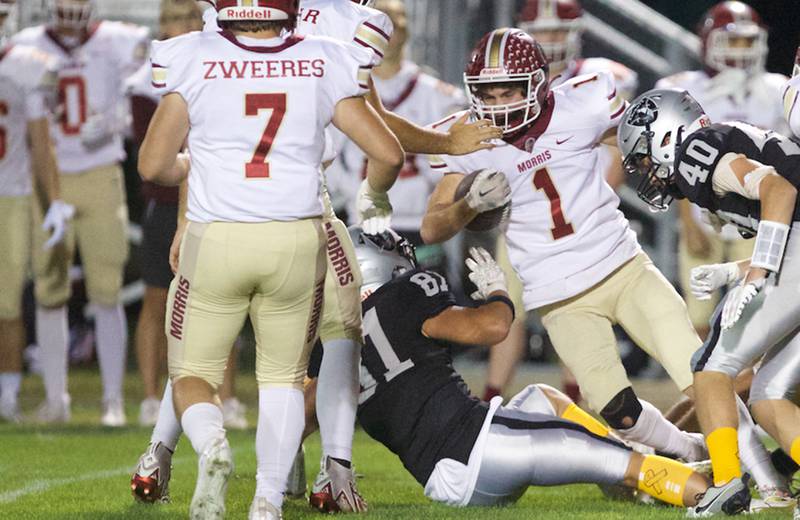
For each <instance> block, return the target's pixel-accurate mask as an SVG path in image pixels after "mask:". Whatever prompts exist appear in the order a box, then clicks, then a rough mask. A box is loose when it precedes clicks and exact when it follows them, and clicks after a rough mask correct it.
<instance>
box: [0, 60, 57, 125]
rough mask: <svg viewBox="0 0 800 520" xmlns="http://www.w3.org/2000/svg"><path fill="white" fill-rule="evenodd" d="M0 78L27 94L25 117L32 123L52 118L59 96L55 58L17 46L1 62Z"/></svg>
mask: <svg viewBox="0 0 800 520" xmlns="http://www.w3.org/2000/svg"><path fill="white" fill-rule="evenodd" d="M0 75H2V76H5V77H8V78H9V79H11V80H12V81H13V82H14V83H15V84H16V85H17V86H18V87H19V88H20V89H21V90H23V91H24V92H25V114H26V118H27V119H28V120H29V121H32V120H35V119H41V118H43V117H45V116H47V115H48V111H49V108H48V107H49V104H50V102H51V101H52V100H53V99H54V98H55V96H56V87H57V83H58V77H57V75H58V64H57V60H56V59H55V58H52V57H51V56H49V55H48V54H45V53H43V52H41V51H39V50H38V49H35V48H33V47H28V46H20V45H17V46H13V47H11V48H10V49H9V50H8V51H7V54H6V57H5V58H4V59H3V60H2V62H0Z"/></svg>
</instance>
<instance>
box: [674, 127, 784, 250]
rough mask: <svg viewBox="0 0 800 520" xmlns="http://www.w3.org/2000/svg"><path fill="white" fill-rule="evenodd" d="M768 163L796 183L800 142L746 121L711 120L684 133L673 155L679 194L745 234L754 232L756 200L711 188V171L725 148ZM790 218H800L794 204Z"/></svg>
mask: <svg viewBox="0 0 800 520" xmlns="http://www.w3.org/2000/svg"><path fill="white" fill-rule="evenodd" d="M729 152H733V153H740V154H743V155H745V156H746V157H747V158H748V159H752V160H754V161H758V162H760V163H762V164H765V165H769V166H773V167H774V168H775V170H776V171H777V173H778V174H779V175H781V176H782V177H784V178H785V179H786V180H788V181H789V182H791V183H792V185H794V186H796V187H798V188H800V146H798V144H797V143H796V142H795V141H793V140H792V139H789V138H788V137H785V136H783V135H781V134H778V133H776V132H773V131H771V130H762V129H760V128H756V127H755V126H752V125H748V124H745V123H738V122H735V123H716V124H713V125H711V126H707V127H705V128H701V129H700V130H697V131H696V132H693V133H692V134H691V135H689V136H688V137H687V138H686V140H685V141H684V142H683V143H682V144H681V146H680V148H679V149H678V151H677V153H676V155H675V183H676V187H677V189H678V190H679V191H680V195H679V196H682V197H684V198H687V199H689V200H690V201H691V202H693V203H695V204H697V205H698V206H700V207H701V208H704V209H707V210H709V211H710V212H712V213H716V214H717V215H718V216H719V217H720V218H722V219H723V220H725V221H726V222H731V223H732V224H734V225H736V226H738V227H739V230H740V231H742V232H743V233H746V234H750V235H752V234H755V233H756V231H757V229H758V221H759V218H760V213H761V204H760V202H759V201H758V200H751V199H748V198H746V197H743V196H741V195H739V194H736V193H728V194H726V195H725V196H723V197H720V196H719V195H717V194H716V193H714V189H713V187H712V179H711V178H712V174H713V172H714V170H715V169H716V167H717V163H719V160H720V159H721V158H722V157H723V156H724V155H725V154H727V153H729ZM794 220H795V221H798V220H800V210H799V208H798V207H795V211H794Z"/></svg>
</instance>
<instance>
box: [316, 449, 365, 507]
mask: <svg viewBox="0 0 800 520" xmlns="http://www.w3.org/2000/svg"><path fill="white" fill-rule="evenodd" d="M308 501H309V503H310V504H311V507H313V508H314V509H317V510H319V511H321V512H323V513H340V512H341V513H366V512H367V502H366V501H365V500H364V499H363V498H362V497H361V495H360V494H359V492H358V488H357V487H356V478H355V475H354V474H353V469H352V468H346V467H344V466H342V465H341V464H339V463H338V462H336V461H335V460H333V459H332V458H330V457H324V458H323V459H322V462H321V463H320V470H319V474H318V475H317V479H316V480H315V481H314V486H313V487H312V488H311V496H309V498H308Z"/></svg>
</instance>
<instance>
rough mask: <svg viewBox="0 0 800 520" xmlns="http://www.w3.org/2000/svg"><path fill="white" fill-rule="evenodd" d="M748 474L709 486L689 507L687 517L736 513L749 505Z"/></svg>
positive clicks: (744, 509)
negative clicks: (698, 499) (718, 484)
mask: <svg viewBox="0 0 800 520" xmlns="http://www.w3.org/2000/svg"><path fill="white" fill-rule="evenodd" d="M749 481H750V475H747V474H745V475H744V476H743V477H741V478H738V477H737V478H735V479H733V480H731V481H730V482H728V483H727V484H723V485H722V486H711V487H709V488H708V489H707V490H706V492H705V494H704V495H703V497H702V498H701V499H700V502H699V503H698V504H697V505H696V506H694V507H690V508H689V511H688V513H687V514H686V516H687V517H689V518H705V517H709V516H712V515H715V514H718V513H725V514H727V515H738V514H739V513H743V512H745V511H747V509H748V508H749V507H750V489H749V488H748V486H747V485H748V482H749Z"/></svg>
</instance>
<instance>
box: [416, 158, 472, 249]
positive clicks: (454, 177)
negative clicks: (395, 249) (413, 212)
mask: <svg viewBox="0 0 800 520" xmlns="http://www.w3.org/2000/svg"><path fill="white" fill-rule="evenodd" d="M463 178H464V175H462V174H457V173H449V174H447V175H445V176H444V177H442V180H441V181H439V184H437V185H436V188H435V189H434V190H433V193H432V194H431V197H430V199H428V209H427V210H426V211H425V216H423V217H422V226H421V227H420V230H419V232H420V235H421V236H422V240H423V241H424V242H425V243H426V244H438V243H440V242H444V241H445V240H448V239H450V238H452V237H454V236H455V235H456V234H457V233H458V232H459V231H461V229H462V228H463V227H464V226H466V225H467V223H469V221H471V220H472V219H473V218H475V216H476V215H477V214H478V212H477V211H476V210H474V209H472V208H471V207H470V206H469V204H468V203H467V198H466V197H464V198H463V199H460V200H458V201H455V202H454V201H453V199H454V198H455V194H456V188H457V187H458V183H459V182H461V179H463Z"/></svg>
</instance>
